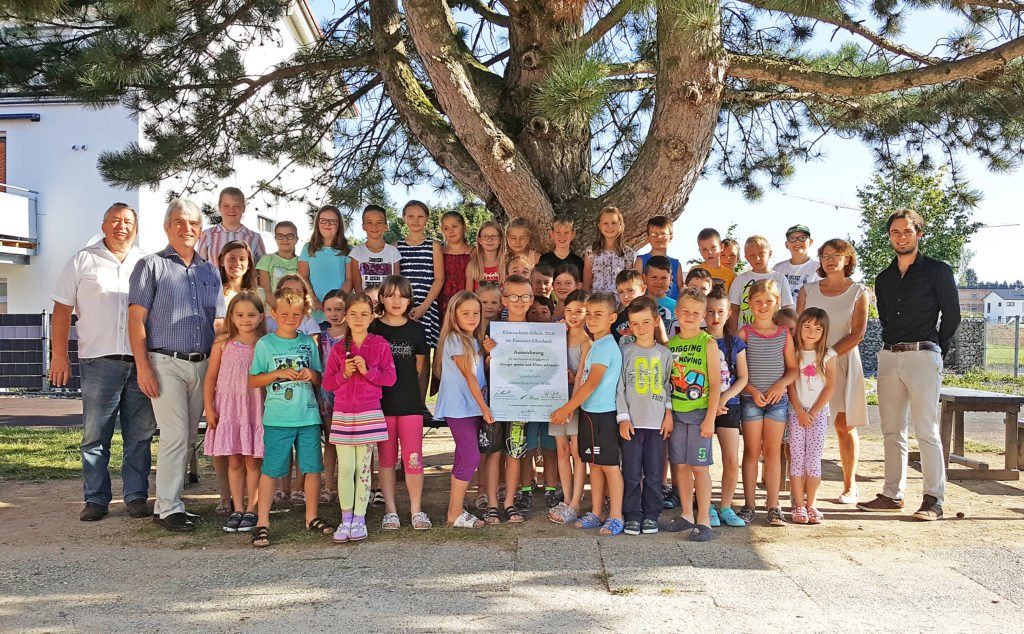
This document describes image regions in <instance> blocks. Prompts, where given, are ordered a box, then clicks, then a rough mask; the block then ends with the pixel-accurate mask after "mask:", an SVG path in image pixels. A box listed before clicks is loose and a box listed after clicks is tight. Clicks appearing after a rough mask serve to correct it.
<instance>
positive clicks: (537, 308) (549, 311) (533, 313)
mask: <svg viewBox="0 0 1024 634" xmlns="http://www.w3.org/2000/svg"><path fill="white" fill-rule="evenodd" d="M554 314H555V303H554V302H552V301H551V298H549V297H543V296H540V295H534V296H533V306H530V310H529V312H527V313H526V318H527V319H528V320H529V321H533V322H540V323H543V324H550V323H551V319H552V317H553V316H554Z"/></svg>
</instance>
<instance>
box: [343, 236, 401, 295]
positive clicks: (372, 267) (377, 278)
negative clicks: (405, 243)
mask: <svg viewBox="0 0 1024 634" xmlns="http://www.w3.org/2000/svg"><path fill="white" fill-rule="evenodd" d="M349 255H350V256H351V257H352V259H353V260H355V261H356V262H357V263H358V264H359V275H360V277H361V278H362V280H363V288H368V287H370V286H380V285H381V283H382V282H384V278H385V277H387V276H389V275H391V274H392V273H393V272H394V270H395V268H394V267H395V262H398V261H400V260H401V259H402V254H401V253H399V252H398V248H397V247H395V246H394V245H390V244H385V245H384V248H383V249H381V250H380V251H378V252H376V253H374V252H373V251H371V250H370V249H369V247H367V246H366V244H365V243H364V244H357V245H356V246H354V247H352V250H351V251H350V252H349Z"/></svg>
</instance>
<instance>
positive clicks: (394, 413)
mask: <svg viewBox="0 0 1024 634" xmlns="http://www.w3.org/2000/svg"><path fill="white" fill-rule="evenodd" d="M410 310H412V286H411V285H410V284H409V280H407V279H405V278H404V277H402V276H401V275H392V276H391V277H386V278H384V283H383V284H382V285H381V287H380V302H379V303H378V304H377V313H378V314H379V315H380V317H379V318H378V319H376V320H374V322H373V323H372V324H371V325H370V332H371V333H373V334H375V335H380V336H381V337H384V339H385V340H386V341H387V342H388V345H390V346H391V355H392V357H393V358H394V362H395V373H396V377H397V378H396V380H395V384H394V386H390V387H388V386H385V387H384V388H383V390H382V396H381V401H380V406H381V410H382V411H383V412H384V420H385V422H386V423H387V427H388V439H387V440H385V441H383V442H381V443H380V444H379V445H377V450H378V454H379V458H378V459H379V465H380V474H379V482H380V486H381V489H383V494H384V520H383V522H381V528H383V529H385V530H398V529H399V528H401V526H402V524H401V522H400V521H399V519H398V511H397V507H396V506H395V465H396V464H397V463H398V445H399V443H401V445H402V473H404V474H405V486H406V488H407V489H408V490H409V510H410V512H411V514H412V527H413V528H415V529H416V530H427V529H429V528H430V526H431V524H430V518H429V517H428V516H427V514H426V513H424V512H423V509H422V508H421V506H420V504H421V501H422V499H423V400H422V399H421V398H418V397H419V390H418V387H419V383H418V378H417V377H418V376H419V373H420V371H421V369H422V368H423V365H424V364H426V362H427V340H426V338H425V337H424V336H423V326H421V325H420V324H418V323H416V322H415V321H412V320H411V319H409V311H410Z"/></svg>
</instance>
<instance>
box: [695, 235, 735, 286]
mask: <svg viewBox="0 0 1024 634" xmlns="http://www.w3.org/2000/svg"><path fill="white" fill-rule="evenodd" d="M697 249H698V250H699V251H700V257H702V258H704V261H703V262H702V263H700V264H698V265H697V267H696V268H701V269H704V270H705V271H707V272H708V273H710V274H711V278H712V279H713V280H720V281H721V282H722V284H725V290H727V291H728V290H729V289H730V288H731V287H732V282H733V280H734V279H736V273H735V272H734V271H733V269H734V268H735V267H736V262H735V261H733V263H732V264H731V265H730V264H728V263H727V262H724V261H723V257H722V236H720V235H719V234H718V231H716V230H714V229H712V228H710V227H708V228H707V229H701V230H700V233H698V234H697Z"/></svg>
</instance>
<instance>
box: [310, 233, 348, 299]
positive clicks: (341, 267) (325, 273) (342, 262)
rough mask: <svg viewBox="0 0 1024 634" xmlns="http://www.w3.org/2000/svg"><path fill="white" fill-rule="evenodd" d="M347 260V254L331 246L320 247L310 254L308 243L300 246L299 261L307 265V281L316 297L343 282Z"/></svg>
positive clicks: (336, 287)
mask: <svg viewBox="0 0 1024 634" xmlns="http://www.w3.org/2000/svg"><path fill="white" fill-rule="evenodd" d="M348 260H349V258H348V256H347V255H345V254H343V253H342V252H341V251H339V250H337V249H333V248H331V247H320V248H319V249H317V251H316V252H315V253H314V254H313V255H310V254H309V245H308V244H307V245H305V246H303V247H302V254H301V255H299V261H300V262H305V263H307V264H308V265H309V283H310V284H312V286H313V292H314V293H316V296H317V298H318V299H323V297H324V295H326V294H327V293H329V292H331V291H333V290H335V289H339V288H341V287H342V286H343V285H344V284H345V272H346V270H347V267H348Z"/></svg>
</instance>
